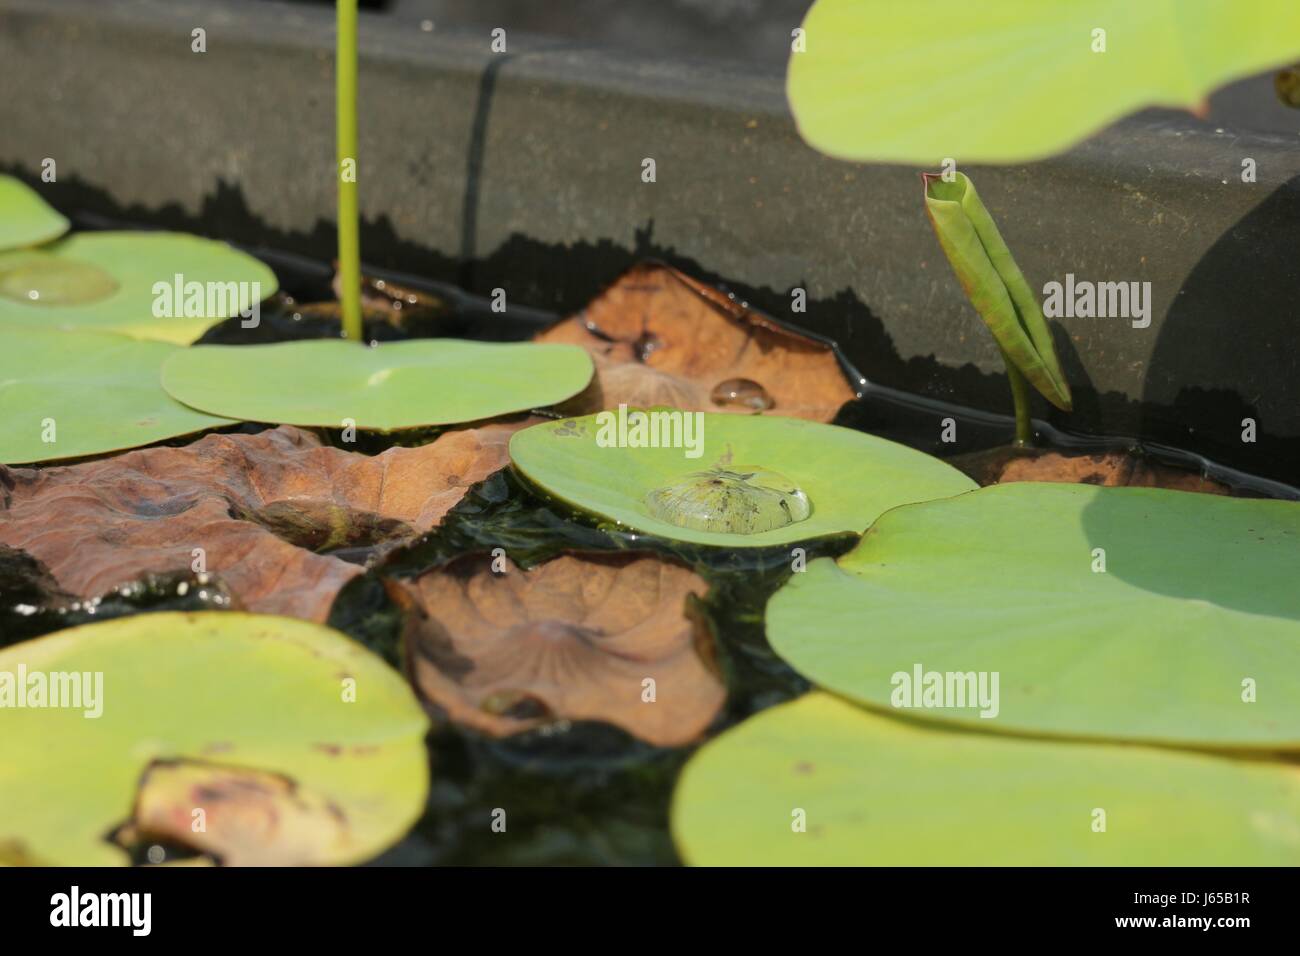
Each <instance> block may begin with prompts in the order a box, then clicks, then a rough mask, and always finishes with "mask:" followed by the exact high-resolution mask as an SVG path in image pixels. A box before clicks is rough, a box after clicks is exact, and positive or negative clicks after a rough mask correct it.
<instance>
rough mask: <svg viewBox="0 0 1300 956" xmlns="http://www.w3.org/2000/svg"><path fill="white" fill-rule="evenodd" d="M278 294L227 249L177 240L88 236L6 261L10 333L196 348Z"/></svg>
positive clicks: (149, 235) (3, 320)
mask: <svg viewBox="0 0 1300 956" xmlns="http://www.w3.org/2000/svg"><path fill="white" fill-rule="evenodd" d="M178 286H179V293H178V291H177V290H178ZM155 287H156V288H155ZM276 288H277V283H276V278H275V273H274V272H272V271H271V270H270V269H269V268H267V267H266V266H265V265H264V264H263V263H261V262H259V261H258V260H257V259H254V258H253V257H252V256H249V255H245V254H244V253H242V252H240V251H239V250H237V249H233V248H231V247H230V246H228V245H226V244H225V243H224V242H214V241H213V240H211V239H201V238H199V237H198V236H190V235H185V234H184V233H176V232H88V233H80V234H77V235H73V236H69V237H68V238H66V239H63V240H60V241H59V242H56V243H52V244H50V245H47V246H44V247H42V248H40V249H26V250H19V251H13V252H5V253H0V325H5V326H14V325H22V326H24V327H31V326H35V327H37V328H60V329H87V330H93V331H99V332H120V333H122V334H123V335H129V336H131V337H132V338H137V339H157V340H160V341H163V342H172V343H175V344H177V345H188V344H189V343H190V342H193V341H194V340H195V339H197V338H198V337H199V336H201V335H202V334H203V333H204V332H205V331H206V330H207V329H208V328H210V327H211V326H213V325H216V324H217V323H218V322H222V321H224V320H226V319H227V318H229V317H230V316H233V315H239V314H240V313H241V312H244V311H245V310H248V309H251V307H252V306H254V305H256V304H257V303H258V302H260V301H261V300H262V299H263V298H265V297H267V296H269V295H271V294H272V293H273V292H275V291H276ZM159 313H162V314H161V315H159Z"/></svg>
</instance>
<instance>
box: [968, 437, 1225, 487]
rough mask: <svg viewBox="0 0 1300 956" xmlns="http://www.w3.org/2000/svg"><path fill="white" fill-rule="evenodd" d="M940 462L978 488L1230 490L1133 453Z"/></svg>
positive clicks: (1019, 449) (1001, 450)
mask: <svg viewBox="0 0 1300 956" xmlns="http://www.w3.org/2000/svg"><path fill="white" fill-rule="evenodd" d="M945 461H947V462H948V464H950V465H952V466H953V467H954V468H960V469H961V470H962V471H963V472H965V473H966V474H968V475H970V476H971V477H972V478H974V479H975V481H977V482H978V483H979V484H981V485H996V484H1005V483H1007V482H1012V481H1056V482H1071V483H1075V484H1083V485H1104V486H1106V487H1108V488H1168V489H1171V490H1173V491H1200V492H1204V493H1205V494H1208V495H1227V494H1231V493H1232V489H1231V488H1229V487H1228V486H1227V485H1225V484H1223V483H1222V482H1219V481H1216V480H1214V479H1213V478H1210V477H1208V476H1206V475H1200V474H1197V473H1196V472H1193V471H1188V470H1187V469H1185V468H1175V467H1173V466H1172V465H1164V464H1161V463H1160V462H1158V461H1152V460H1151V459H1149V458H1147V457H1145V456H1143V455H1141V454H1140V453H1138V452H1137V451H1106V452H1093V453H1087V452H1084V453H1071V452H1060V451H1052V450H1051V449H1047V448H1032V447H1025V446H1022V445H1002V446H1000V447H997V448H990V449H988V450H987V451H977V452H972V453H970V454H966V455H954V456H953V457H952V458H947V459H945Z"/></svg>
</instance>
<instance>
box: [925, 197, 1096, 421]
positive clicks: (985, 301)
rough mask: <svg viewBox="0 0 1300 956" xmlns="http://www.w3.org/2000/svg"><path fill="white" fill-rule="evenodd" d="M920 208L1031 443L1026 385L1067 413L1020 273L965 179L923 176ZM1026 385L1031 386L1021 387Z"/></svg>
mask: <svg viewBox="0 0 1300 956" xmlns="http://www.w3.org/2000/svg"><path fill="white" fill-rule="evenodd" d="M922 179H923V181H924V183H925V209H926V213H927V214H928V215H929V217H930V222H931V224H932V225H933V226H934V231H935V235H937V236H938V237H939V245H940V246H941V247H942V248H943V253H944V255H945V256H947V257H948V262H949V263H950V264H951V265H952V268H953V271H954V272H955V273H957V278H958V280H959V281H960V282H961V287H962V289H963V290H964V291H965V292H966V295H967V296H968V297H969V298H970V300H971V304H972V305H974V306H975V310H976V311H977V312H979V315H980V318H981V319H983V320H984V324H985V325H987V326H988V328H989V331H990V332H992V333H993V338H994V339H995V340H996V341H997V343H998V348H999V350H1001V352H1002V360H1003V362H1005V363H1006V368H1007V378H1008V380H1009V381H1010V383H1011V396H1012V399H1013V401H1014V403H1015V411H1016V441H1017V442H1019V443H1021V444H1029V443H1030V442H1031V441H1032V440H1033V423H1032V421H1031V419H1030V415H1029V391H1028V385H1032V386H1033V387H1034V388H1035V389H1037V390H1038V392H1039V393H1040V394H1041V395H1042V396H1043V397H1044V398H1046V399H1047V400H1048V401H1049V402H1051V403H1052V404H1053V405H1055V406H1056V407H1057V408H1059V409H1061V410H1063V411H1067V412H1068V411H1069V410H1070V408H1071V407H1072V400H1071V397H1070V386H1069V384H1068V383H1067V382H1066V380H1065V375H1064V373H1063V372H1062V371H1061V363H1060V360H1059V359H1058V358H1057V357H1056V348H1055V346H1053V344H1052V332H1051V330H1050V329H1049V328H1048V327H1047V320H1046V319H1045V318H1044V317H1043V310H1042V307H1041V306H1040V305H1039V304H1038V299H1037V297H1036V296H1035V295H1034V292H1033V290H1032V289H1031V288H1030V287H1029V283H1028V282H1027V281H1025V276H1024V273H1022V272H1021V271H1020V267H1019V266H1017V265H1016V261H1015V259H1014V258H1013V257H1012V255H1011V250H1010V249H1008V248H1007V244H1006V242H1005V241H1004V240H1003V239H1002V234H1001V233H1000V232H998V227H997V224H996V223H995V222H994V221H993V217H992V216H990V215H989V212H988V210H987V209H985V208H984V203H983V202H981V201H980V197H979V194H978V193H977V192H976V191H975V184H974V183H973V182H971V181H970V178H969V177H968V176H967V175H966V174H965V173H960V172H953V173H952V175H951V176H948V175H947V174H942V175H940V174H934V173H925V174H923V175H922ZM1026 383H1028V384H1026Z"/></svg>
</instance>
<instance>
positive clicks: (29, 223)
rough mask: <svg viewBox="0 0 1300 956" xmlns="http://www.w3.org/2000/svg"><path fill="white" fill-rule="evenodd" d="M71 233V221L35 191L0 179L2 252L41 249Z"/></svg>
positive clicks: (10, 177) (8, 178)
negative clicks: (69, 224) (25, 248)
mask: <svg viewBox="0 0 1300 956" xmlns="http://www.w3.org/2000/svg"><path fill="white" fill-rule="evenodd" d="M67 231H68V220H67V218H66V217H65V216H64V215H63V214H62V213H60V212H59V211H58V210H56V209H54V208H53V207H52V206H51V205H50V204H49V203H47V202H46V201H45V200H44V199H42V198H41V197H40V196H39V195H38V194H37V193H36V191H35V190H33V189H31V188H30V187H28V186H27V185H26V184H25V183H23V182H22V181H21V180H18V179H14V178H13V177H12V176H0V250H5V249H21V248H22V247H24V246H37V245H40V244H41V243H42V242H49V241H50V240H51V239H57V238H58V237H59V236H61V235H63V234H64V233H65V232H67Z"/></svg>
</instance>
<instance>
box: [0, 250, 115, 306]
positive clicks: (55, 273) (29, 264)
mask: <svg viewBox="0 0 1300 956" xmlns="http://www.w3.org/2000/svg"><path fill="white" fill-rule="evenodd" d="M117 287H118V286H117V280H116V279H114V278H113V277H112V276H111V275H109V273H107V272H105V271H104V270H103V269H101V268H99V266H94V265H90V264H89V263H86V262H77V261H76V260H74V259H65V258H62V257H60V256H53V255H49V254H46V253H32V254H30V255H27V256H23V257H22V258H21V259H19V260H17V261H16V262H15V263H14V264H13V265H12V266H9V267H7V268H0V295H3V296H4V297H5V298H7V299H15V300H17V301H19V302H27V303H31V304H33V305H86V304H88V303H91V302H99V301H100V300H102V299H106V298H108V297H109V296H110V295H112V294H113V293H114V292H116V291H117Z"/></svg>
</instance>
